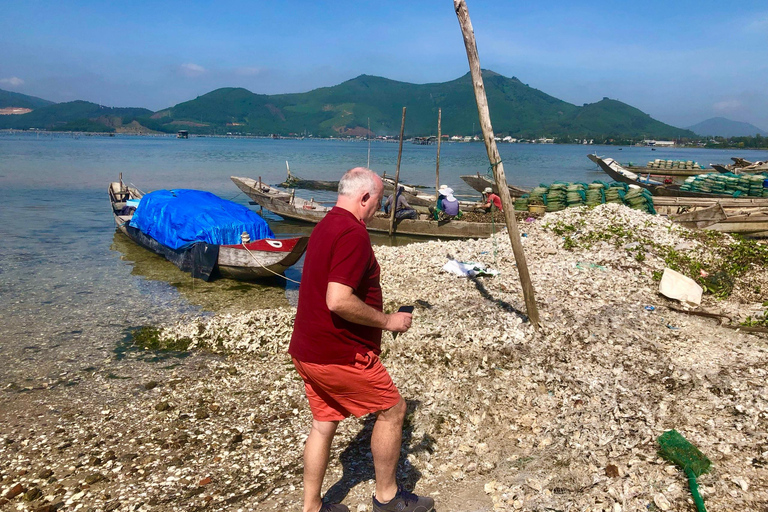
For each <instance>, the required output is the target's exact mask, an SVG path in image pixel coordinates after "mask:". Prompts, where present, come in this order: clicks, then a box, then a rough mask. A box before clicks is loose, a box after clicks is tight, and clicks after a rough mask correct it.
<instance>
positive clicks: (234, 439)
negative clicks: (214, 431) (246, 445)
mask: <svg viewBox="0 0 768 512" xmlns="http://www.w3.org/2000/svg"><path fill="white" fill-rule="evenodd" d="M242 442H243V434H241V433H239V432H238V433H237V434H235V435H234V436H232V441H230V443H231V444H237V443H242Z"/></svg>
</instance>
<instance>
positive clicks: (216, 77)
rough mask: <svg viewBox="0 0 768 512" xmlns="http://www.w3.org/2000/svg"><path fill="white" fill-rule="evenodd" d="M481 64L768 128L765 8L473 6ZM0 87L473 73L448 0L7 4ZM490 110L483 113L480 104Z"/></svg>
mask: <svg viewBox="0 0 768 512" xmlns="http://www.w3.org/2000/svg"><path fill="white" fill-rule="evenodd" d="M467 4H468V7H469V13H470V16H471V18H472V23H473V25H474V29H475V35H476V37H477V43H478V49H479V52H480V62H481V64H482V66H483V68H485V69H492V70H494V71H496V72H498V73H501V74H503V75H505V76H516V77H518V78H519V79H520V80H522V81H523V83H526V84H528V85H530V86H532V87H535V88H537V89H540V90H542V91H544V92H546V93H547V94H550V95H552V96H555V97H557V98H560V99H563V100H565V101H569V102H571V103H574V104H576V105H581V104H583V103H592V102H595V101H599V100H600V99H602V98H603V97H604V96H607V97H609V98H613V99H618V100H620V101H623V102H625V103H628V104H630V105H632V106H635V107H637V108H639V109H641V110H643V111H644V112H646V113H648V114H650V115H651V116H652V117H654V118H656V119H659V120H661V121H664V122H666V123H670V124H673V125H675V126H688V125H691V124H694V123H697V122H699V121H702V120H704V119H707V118H710V117H716V116H722V117H727V118H729V119H733V120H736V121H746V122H750V123H752V124H755V125H756V126H758V127H759V128H762V129H764V130H768V86H767V85H766V84H768V2H766V1H765V0H762V1H759V2H758V1H741V2H733V3H732V2H723V1H722V0H720V1H710V0H704V1H696V2H694V1H687V0H684V1H678V2H670V1H667V2H661V1H656V0H647V1H645V2H631V3H630V2H616V1H614V2H604V1H592V2H582V1H571V2H565V1H559V0H550V1H549V2H535V3H532V2H512V1H496V0H485V1H482V0H468V1H467ZM0 13H1V15H0V89H5V90H10V91H15V92H21V93H24V94H31V95H33V96H39V97H42V98H45V99H49V100H52V101H71V100H75V99H83V100H88V101H93V102H96V103H100V104H103V105H109V106H121V107H125V106H137V107H146V108H149V109H152V110H159V109H162V108H165V107H169V106H172V105H175V104H176V103H180V102H182V101H187V100H190V99H193V98H195V97H196V96H198V95H201V94H205V93H207V92H210V91H211V90H213V89H216V88H219V87H235V86H236V87H245V88H247V89H248V90H250V91H253V92H256V93H264V94H274V93H283V92H303V91H308V90H311V89H314V88H317V87H325V86H331V85H335V84H338V83H340V82H342V81H344V80H348V79H350V78H354V77H355V76H358V75H360V74H369V75H377V76H383V77H387V78H391V79H394V80H401V81H406V82H412V83H428V82H444V81H448V80H453V79H455V78H458V77H459V76H461V75H463V74H465V73H466V72H467V71H468V65H467V59H466V53H465V50H464V44H463V41H462V38H461V33H460V30H459V25H458V21H457V20H456V15H455V14H454V11H453V2H452V1H451V0H440V1H433V0H423V1H414V0H411V1H408V2H406V1H400V0H389V1H381V0H379V1H375V2H373V1H365V0H358V1H355V2H351V1H344V0H336V1H333V2H320V1H311V2H310V1H292V0H284V1H280V2H264V1H253V0H252V1H244V2H240V1H228V2H197V1H194V0H188V1H185V2H175V1H173V2H171V1H169V2H157V1H153V2H145V1H130V2H109V1H107V2H105V1H103V0H101V1H98V2H96V1H80V2H71V1H58V2H52V1H34V0H29V1H25V2H22V1H20V0H15V1H6V2H3V4H2V10H1V11H0ZM491 116H493V112H491Z"/></svg>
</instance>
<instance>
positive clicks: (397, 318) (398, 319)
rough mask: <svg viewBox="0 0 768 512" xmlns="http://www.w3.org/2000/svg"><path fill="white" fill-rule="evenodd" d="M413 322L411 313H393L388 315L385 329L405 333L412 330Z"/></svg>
mask: <svg viewBox="0 0 768 512" xmlns="http://www.w3.org/2000/svg"><path fill="white" fill-rule="evenodd" d="M412 322H413V315H412V314H411V313H392V314H390V315H387V325H386V327H384V328H385V329H386V330H388V331H392V332H405V331H407V330H408V329H410V328H411V323H412Z"/></svg>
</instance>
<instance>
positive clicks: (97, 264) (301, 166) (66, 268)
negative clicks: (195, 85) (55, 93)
mask: <svg viewBox="0 0 768 512" xmlns="http://www.w3.org/2000/svg"><path fill="white" fill-rule="evenodd" d="M436 149H437V147H436V146H434V145H433V146H419V145H413V144H405V145H404V149H403V158H402V163H401V170H400V176H401V180H402V181H404V182H407V183H412V184H418V185H425V186H428V187H434V183H435V178H434V172H435V154H436ZM397 150H398V145H397V144H393V143H382V142H374V143H372V144H371V167H372V168H373V169H374V170H376V171H377V172H387V174H389V175H394V172H395V165H396V162H397ZM596 150H597V152H598V153H599V154H601V155H602V154H605V155H607V156H612V157H614V158H616V159H618V160H619V161H622V162H624V161H633V162H640V163H642V162H645V161H647V160H650V159H653V158H675V159H687V160H697V161H699V162H700V163H702V164H708V163H710V162H720V163H723V162H725V163H727V162H728V161H729V158H730V156H745V157H746V158H748V159H750V160H759V159H768V153H767V152H741V153H740V154H738V155H737V154H736V153H734V152H731V151H712V150H695V149H690V150H689V149H659V150H657V151H653V152H651V151H650V149H648V148H627V147H624V148H623V149H622V150H621V151H618V149H617V148H611V147H595V146H554V145H508V144H505V145H500V151H501V154H502V158H503V160H504V163H505V170H506V174H507V178H508V181H510V182H511V183H514V184H516V185H520V186H524V187H532V186H535V185H537V184H538V183H542V182H543V183H551V182H552V181H555V180H567V181H592V180H595V179H605V178H604V174H603V173H602V172H600V171H598V170H597V168H596V166H595V165H594V164H593V163H592V162H590V161H589V160H588V159H587V158H586V154H587V153H590V152H594V151H596ZM367 154H368V144H366V143H365V142H343V141H319V140H309V139H305V140H284V139H283V140H271V139H225V138H195V137H193V138H191V139H189V140H177V139H175V138H171V137H134V136H117V137H101V136H96V137H86V136H80V137H77V138H76V137H72V136H70V135H50V134H43V135H34V134H33V135H26V134H21V135H19V134H7V133H5V134H0V240H2V244H0V357H2V358H3V360H4V361H5V364H3V365H2V366H1V367H0V385H5V383H7V382H11V381H13V382H15V381H19V380H24V379H33V378H35V377H36V376H41V375H54V374H57V373H61V372H65V371H71V370H72V369H78V368H79V369H82V368H92V367H98V366H99V365H101V364H104V362H105V361H110V360H112V359H113V358H114V352H115V348H116V346H117V344H118V343H119V342H120V341H121V340H123V339H124V338H126V336H127V335H128V333H129V331H130V330H131V329H134V328H136V327H138V326H141V325H147V324H156V323H159V322H164V321H169V320H173V319H177V318H178V317H179V316H180V315H184V314H196V313H202V312H208V311H229V310H239V309H257V308H262V307H273V306H275V305H288V304H295V300H296V291H297V285H296V284H294V283H292V282H285V281H281V280H274V281H271V282H268V283H264V284H249V283H240V282H234V281H229V280H219V281H214V282H210V283H205V282H203V281H200V280H194V279H192V278H191V277H190V276H189V274H186V273H183V272H181V271H180V270H178V269H177V268H176V267H175V266H174V265H172V264H171V263H169V262H167V261H165V260H164V259H163V258H161V257H159V256H156V255H154V254H152V253H150V252H148V251H146V250H144V249H142V248H140V247H138V246H136V245H135V244H133V243H132V242H131V241H130V240H129V239H127V238H126V237H124V236H123V235H122V234H120V233H117V232H116V231H115V227H114V222H113V219H112V214H111V211H110V207H109V202H108V199H107V194H106V189H107V186H108V184H109V182H111V181H116V180H117V178H118V176H119V174H120V173H122V174H123V179H124V181H125V182H126V183H131V184H135V185H136V186H138V187H139V188H140V189H142V190H144V191H149V190H155V189H159V188H196V189H202V190H208V191H211V192H213V193H215V194H218V195H220V196H221V197H223V198H225V199H232V200H234V201H236V202H239V203H241V204H245V205H247V204H248V199H247V197H245V195H243V194H242V193H240V192H239V191H238V189H237V188H236V187H235V186H234V184H232V182H231V181H230V180H229V176H232V175H234V176H247V177H253V178H257V177H259V176H261V177H262V179H263V180H264V181H265V182H267V183H279V182H280V181H282V180H283V179H284V178H285V161H286V160H287V161H288V162H289V163H290V166H291V170H292V172H293V173H294V174H295V175H297V176H300V177H302V178H308V179H325V180H336V179H338V178H339V177H340V175H341V174H342V173H343V171H344V170H345V169H348V168H350V167H354V166H358V165H366V163H367ZM440 165H441V167H440V175H441V178H440V182H441V183H447V184H449V185H450V186H451V187H453V188H454V190H455V191H456V193H457V194H458V195H463V194H467V195H469V194H474V195H477V194H476V193H475V192H474V191H473V190H472V189H470V188H469V187H468V186H467V185H465V184H464V183H463V182H462V181H461V180H460V179H459V175H461V174H472V173H475V172H480V173H485V172H486V171H487V169H488V161H487V157H486V155H485V149H484V147H483V145H482V144H443V145H442V147H441V163H440ZM299 193H301V191H300V192H299ZM306 195H307V197H309V196H313V197H315V198H316V199H317V200H326V201H332V200H333V199H334V198H335V194H334V193H332V192H306ZM264 215H265V218H267V220H268V222H269V223H270V225H271V227H272V229H273V230H274V231H275V232H276V233H278V234H280V235H285V236H289V235H297V234H307V233H309V232H310V231H311V228H310V227H308V226H305V225H302V224H299V223H295V222H285V221H281V220H280V219H279V218H278V217H276V216H274V215H272V214H269V213H265V214H264ZM372 239H373V241H374V243H406V242H409V241H411V240H409V239H397V240H396V241H395V242H391V241H390V240H389V239H388V238H387V237H385V236H381V235H378V236H372ZM286 275H287V277H289V278H291V279H293V280H296V281H298V280H299V279H300V276H301V262H300V263H299V264H298V265H296V266H295V267H294V268H292V269H290V270H289V271H288V272H287V274H286Z"/></svg>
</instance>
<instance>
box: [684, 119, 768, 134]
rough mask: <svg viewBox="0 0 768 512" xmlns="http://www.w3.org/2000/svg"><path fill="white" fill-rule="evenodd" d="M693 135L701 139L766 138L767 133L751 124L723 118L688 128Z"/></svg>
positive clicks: (709, 120) (707, 120) (706, 120)
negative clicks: (695, 134) (697, 135)
mask: <svg viewBox="0 0 768 512" xmlns="http://www.w3.org/2000/svg"><path fill="white" fill-rule="evenodd" d="M688 129H689V130H691V131H692V132H694V133H697V134H699V135H701V136H703V137H726V138H727V137H754V136H755V135H761V136H763V137H765V136H768V132H767V131H765V130H761V129H760V128H758V127H757V126H755V125H753V124H751V123H745V122H741V121H732V120H730V119H727V118H725V117H712V118H709V119H705V120H704V121H702V122H700V123H696V124H694V125H693V126H689V127H688Z"/></svg>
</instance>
